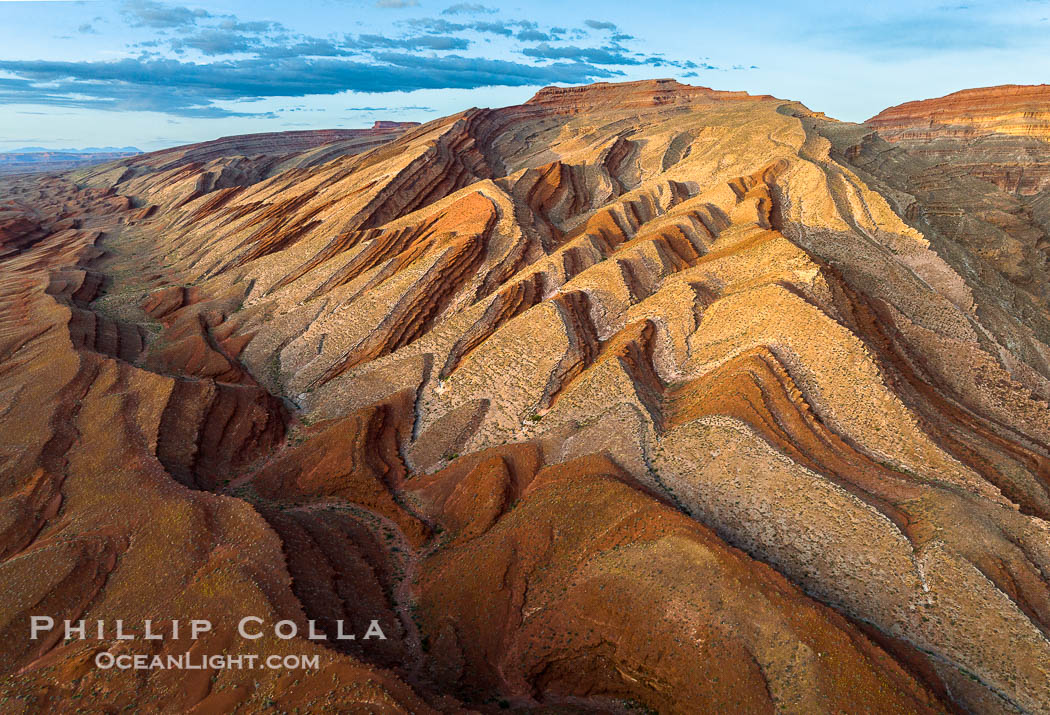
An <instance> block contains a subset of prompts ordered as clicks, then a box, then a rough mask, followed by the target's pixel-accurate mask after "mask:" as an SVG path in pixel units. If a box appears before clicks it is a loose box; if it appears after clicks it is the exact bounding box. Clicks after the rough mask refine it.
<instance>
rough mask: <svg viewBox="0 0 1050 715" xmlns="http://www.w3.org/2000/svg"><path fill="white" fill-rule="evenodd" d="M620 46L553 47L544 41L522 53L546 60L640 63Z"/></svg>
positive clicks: (611, 63) (597, 63)
mask: <svg viewBox="0 0 1050 715" xmlns="http://www.w3.org/2000/svg"><path fill="white" fill-rule="evenodd" d="M622 49H623V48H620V47H574V46H572V45H566V46H564V47H553V46H552V45H549V44H547V43H546V42H544V43H543V44H540V45H536V46H535V47H526V48H525V49H524V50H522V51H521V53H522V54H523V55H525V56H527V57H539V58H541V59H546V60H575V61H577V62H588V63H590V64H594V65H640V64H642V62H641V61H640V60H638V59H637V58H635V57H631V56H629V55H626V54H624V53H623V52H622V51H621V50H622Z"/></svg>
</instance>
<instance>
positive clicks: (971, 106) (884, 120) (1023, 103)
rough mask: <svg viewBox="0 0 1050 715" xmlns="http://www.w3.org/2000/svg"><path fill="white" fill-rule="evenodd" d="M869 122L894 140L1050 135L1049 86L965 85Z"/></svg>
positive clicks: (1045, 136) (908, 103) (884, 111)
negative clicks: (979, 86) (954, 90)
mask: <svg viewBox="0 0 1050 715" xmlns="http://www.w3.org/2000/svg"><path fill="white" fill-rule="evenodd" d="M865 123H866V124H868V125H869V126H872V127H874V128H876V129H877V130H878V131H879V133H880V134H882V135H884V136H885V137H886V138H888V139H890V140H891V141H892V140H900V139H907V138H914V139H920V138H922V139H931V138H933V137H937V136H943V137H977V136H983V135H987V134H993V133H995V134H1009V135H1013V136H1029V137H1038V138H1041V139H1050V85H1046V84H1041V85H1037V86H1027V85H1024V86H1020V85H1004V86H1001V87H983V88H980V89H966V90H963V91H961V92H955V93H953V94H949V95H946V96H944V97H938V98H937V99H925V100H919V101H915V102H906V103H904V104H900V105H897V106H896V107H890V108H889V109H884V110H882V111H881V112H879V113H878V114H876V115H875V116H874V117H872V118H871V119H869V120H868V121H867V122H865Z"/></svg>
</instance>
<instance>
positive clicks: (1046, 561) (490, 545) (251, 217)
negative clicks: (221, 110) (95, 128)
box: [0, 81, 1050, 713]
mask: <svg viewBox="0 0 1050 715" xmlns="http://www.w3.org/2000/svg"><path fill="white" fill-rule="evenodd" d="M960 101H963V100H960ZM1026 101H1027V100H1026ZM986 125H987V123H985V124H982V125H981V126H986ZM875 129H878V132H876V131H875ZM898 129H899V127H896V126H895V128H894V131H893V132H889V131H888V130H886V129H885V127H883V126H882V125H879V124H878V123H873V124H872V125H871V126H864V125H852V124H842V123H838V122H835V121H833V120H829V119H826V118H824V117H823V116H822V115H816V114H814V113H812V112H810V111H809V110H808V109H806V108H805V107H803V106H802V105H800V104H797V103H792V102H785V101H782V100H777V99H774V98H771V97H752V96H748V95H746V94H743V93H730V92H716V91H712V90H707V89H703V88H695V87H688V86H684V85H679V84H677V83H674V82H671V81H656V82H642V83H631V84H622V85H606V84H600V85H591V86H588V87H579V88H568V89H558V88H548V89H546V90H543V91H541V92H540V93H539V94H538V95H537V96H536V97H535V98H534V99H533V100H531V101H530V102H528V103H527V104H524V105H521V106H517V107H509V108H505V109H498V110H488V109H471V110H468V111H466V112H463V113H462V114H459V115H455V116H452V117H448V118H445V119H441V120H437V121H434V122H431V123H429V124H426V125H422V126H405V125H396V126H395V125H391V126H382V127H377V128H376V129H375V130H371V133H368V134H367V135H364V134H362V135H354V136H353V137H350V136H342V135H335V134H333V135H328V136H325V135H321V134H316V135H311V136H309V137H307V136H305V135H304V136H299V137H295V138H291V139H289V138H285V139H282V138H281V136H280V135H269V136H266V135H264V136H262V137H257V138H235V139H231V140H220V141H219V142H214V143H208V144H205V145H195V146H193V147H187V148H183V149H180V150H170V151H168V152H165V153H157V154H153V155H144V156H142V157H136V158H135V159H133V160H129V161H125V162H121V163H116V164H112V165H107V166H105V167H101V168H93V169H89V170H85V171H82V172H78V173H74V174H67V175H62V176H56V177H48V178H36V179H28V178H22V179H18V180H6V181H5V182H4V183H3V184H2V188H3V196H4V201H5V204H4V206H3V211H2V212H0V231H2V232H3V233H2V234H0V236H2V244H0V261H2V263H0V311H3V315H4V321H3V324H2V331H3V332H2V338H0V339H2V342H0V360H2V362H0V392H2V393H3V394H4V395H5V400H4V403H5V404H6V406H5V407H3V408H0V441H2V449H3V453H4V454H5V456H6V460H5V461H4V462H2V466H0V490H2V492H0V493H2V494H3V501H2V502H0V504H3V509H2V511H0V549H3V559H4V560H3V561H2V562H0V588H2V590H3V596H4V597H3V599H0V632H2V633H3V635H4V638H3V645H0V648H3V649H5V651H4V655H3V658H0V668H2V669H3V672H4V674H5V675H7V676H9V678H8V680H7V681H6V684H5V685H4V686H3V687H4V688H5V693H6V695H7V696H8V697H9V698H11V699H12V700H10V702H15V701H16V699H17V702H19V703H20V704H22V705H23V706H24V707H25V708H26V709H27V710H28V711H37V710H42V709H46V708H47V707H49V706H50V705H53V704H54V703H57V702H64V699H68V698H70V697H71V696H74V695H75V696H77V697H78V698H79V699H80V702H82V703H84V704H87V705H88V706H89V707H90V706H92V704H94V705H95V706H97V705H100V704H101V703H113V704H114V705H115V706H118V707H119V706H122V705H126V704H131V703H134V702H139V703H144V704H147V706H148V707H155V708H160V709H165V708H167V709H171V710H178V711H182V710H187V709H190V708H194V707H196V708H198V709H199V711H216V710H218V711H225V710H229V709H232V708H233V707H235V706H237V705H238V704H241V705H243V706H244V707H246V708H250V709H254V708H258V707H261V706H262V705H264V704H267V703H272V704H276V705H277V706H278V707H280V708H281V709H283V710H286V711H290V710H292V709H293V708H295V707H303V708H307V709H313V710H317V709H319V708H321V707H343V708H348V709H351V710H353V709H355V708H356V709H359V710H360V709H364V710H367V709H369V708H371V709H372V710H376V711H390V712H393V711H399V710H406V711H412V712H424V711H428V710H430V709H433V710H439V711H456V710H458V709H461V708H472V709H478V710H481V711H499V710H501V709H504V708H521V709H540V710H543V709H547V711H554V710H558V711H565V710H569V711H601V712H608V711H618V710H628V709H631V708H635V707H639V706H641V707H645V708H650V709H653V710H657V711H659V712H698V711H714V710H729V711H746V712H758V711H785V712H806V713H809V712H831V711H842V710H849V709H851V708H855V707H856V705H857V703H858V702H863V703H865V706H866V707H869V708H870V709H872V710H876V711H883V712H914V711H943V710H947V709H953V708H963V709H970V710H977V711H985V712H1016V711H1024V712H1050V639H1048V638H1050V521H1048V520H1050V410H1048V404H1047V402H1048V399H1050V349H1048V347H1047V344H1048V342H1050V332H1048V331H1047V325H1048V324H1047V320H1048V318H1050V315H1048V309H1050V306H1048V304H1047V303H1046V295H1047V293H1046V290H1045V286H1046V281H1047V280H1048V278H1050V275H1048V273H1047V270H1046V265H1045V258H1044V259H1043V260H1042V262H1040V261H1039V260H1034V257H1038V256H1040V255H1042V254H1041V252H1042V251H1044V250H1045V244H1046V242H1047V232H1046V230H1047V222H1045V221H1043V213H1045V209H1046V208H1047V206H1050V204H1047V202H1046V200H1045V199H1046V196H1047V194H1046V188H1047V187H1046V186H1045V185H1044V184H1045V182H1042V180H1041V179H1031V178H1024V179H1018V180H1013V179H1011V178H1010V177H1011V176H1013V174H1011V173H1010V171H1011V169H1003V168H1002V166H1003V164H1004V160H1003V156H1004V155H1003V154H1002V152H1001V151H1000V150H999V149H995V147H1001V146H1002V145H1001V144H996V142H998V141H1000V138H1001V137H1002V138H1006V139H1009V141H1010V142H1019V143H1017V144H1011V145H1010V146H1011V147H1015V148H1014V149H1010V150H1009V151H1011V152H1015V153H1014V154H1010V156H1016V152H1022V153H1023V154H1024V156H1025V157H1029V158H1031V157H1035V158H1034V159H1032V161H1029V162H1027V163H1026V164H1025V167H1026V168H1025V169H1024V172H1027V173H1025V174H1024V175H1025V176H1026V177H1030V176H1033V175H1034V174H1033V171H1036V170H1033V169H1029V168H1028V164H1032V163H1035V164H1039V163H1040V162H1046V161H1048V160H1050V159H1048V157H1050V145H1048V144H1046V142H1045V140H1044V139H1043V138H1040V137H1038V136H1033V135H1032V134H1031V133H1030V134H1029V135H1027V136H1022V137H1018V136H1017V135H1016V133H1013V132H1011V133H1008V134H1002V133H999V132H997V130H996V129H995V128H994V127H993V128H992V129H985V130H982V132H983V133H982V134H981V135H980V136H977V137H974V136H970V135H966V136H964V137H961V138H960V137H957V136H950V137H949V138H947V139H945V138H944V137H942V136H939V135H938V136H928V135H925V134H924V135H922V136H914V137H911V138H906V139H901V137H900V136H898V134H896V133H895V132H896V131H897V130H898ZM880 133H883V134H885V136H880ZM887 139H890V140H892V142H888V141H887ZM942 141H952V142H956V143H955V144H952V145H951V146H950V147H948V148H947V149H944V150H941V149H938V151H939V152H940V153H938V151H933V149H937V147H935V146H933V145H934V144H937V142H942ZM992 145H994V147H993V146H992ZM938 146H939V145H938ZM931 147H932V148H931ZM990 147H991V148H990ZM1017 147H1020V148H1017ZM993 149H995V151H999V153H997V154H994V152H993V154H994V156H993V155H990V154H989V152H992V151H993ZM945 152H948V153H949V154H950V158H949V159H948V160H945V159H944V154H945ZM975 167H977V168H975ZM996 167H999V168H996ZM1036 173H1038V172H1037V171H1036ZM1033 182H1035V183H1033ZM1041 182H1042V183H1041ZM961 229H965V230H961ZM40 613H46V614H49V615H52V616H53V617H55V618H56V619H57V620H61V619H64V618H71V619H76V618H85V619H89V620H90V619H98V618H118V617H119V618H124V619H126V620H129V621H133V622H141V620H143V619H146V618H153V619H156V620H158V621H164V620H171V619H172V618H178V617H181V618H184V619H189V618H191V617H197V618H200V617H204V615H203V614H206V615H207V616H208V617H210V618H211V619H212V620H213V621H215V622H216V624H217V628H216V630H215V632H214V633H212V634H209V636H208V637H206V638H205V639H203V640H201V641H199V642H198V644H197V645H194V646H193V647H194V648H198V649H201V652H239V651H243V650H245V649H251V650H255V651H259V650H261V649H262V650H265V649H269V650H272V651H274V652H303V651H306V650H309V651H310V652H315V651H316V652H318V653H320V654H321V655H322V656H323V667H322V668H321V669H320V671H311V672H307V673H295V674H283V675H282V674H280V673H278V672H268V673H265V674H259V673H253V672H250V671H229V670H223V671H215V672H208V671H203V672H201V673H197V674H194V675H193V676H192V677H190V678H187V677H186V676H185V675H184V674H178V673H174V674H173V673H166V674H165V673H160V674H150V675H148V676H145V677H132V676H130V675H129V674H127V673H123V674H121V673H118V672H115V671H99V670H97V669H94V668H93V667H92V664H91V659H92V658H93V656H94V654H95V653H96V652H98V651H99V650H100V649H113V650H114V651H115V650H118V649H131V650H132V651H134V652H139V651H140V650H143V649H145V650H149V649H150V648H154V649H159V650H161V651H165V650H166V649H179V648H182V649H185V648H187V647H189V646H190V642H188V641H174V640H166V641H160V642H143V641H131V642H125V643H122V642H117V641H101V642H98V641H73V642H70V643H59V642H55V640H54V639H52V640H51V641H46V642H30V641H28V640H26V638H25V637H24V636H21V635H20V634H23V633H25V632H26V631H27V622H28V617H29V615H30V614H40ZM248 613H250V614H251V615H260V616H264V617H266V618H267V620H278V619H280V618H288V619H292V620H295V621H296V622H298V623H300V624H302V625H303V628H304V630H305V624H306V621H307V620H308V619H314V620H316V621H318V623H319V624H320V625H321V626H322V627H323V629H324V630H325V631H326V632H328V633H329V634H330V633H331V632H332V630H333V629H334V623H335V622H336V621H338V620H347V621H352V622H364V623H366V624H367V622H368V620H369V619H371V618H377V619H379V620H380V621H381V622H382V624H383V628H384V630H385V631H386V633H387V634H388V635H389V636H390V637H389V638H388V640H386V641H383V642H381V643H369V642H361V641H358V642H351V643H347V642H345V641H344V642H337V641H335V640H332V641H331V642H329V643H327V644H316V643H309V642H307V641H305V640H302V639H296V640H293V641H282V640H278V639H276V638H273V637H268V638H266V639H265V640H263V641H258V642H253V643H251V644H245V643H244V642H243V641H241V640H239V639H237V638H236V636H235V632H234V627H235V624H236V622H237V619H238V618H239V617H241V616H242V615H244V614H248ZM186 680H192V682H191V683H190V686H191V687H186V684H187V683H186Z"/></svg>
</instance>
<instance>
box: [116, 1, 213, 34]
mask: <svg viewBox="0 0 1050 715" xmlns="http://www.w3.org/2000/svg"><path fill="white" fill-rule="evenodd" d="M121 13H123V14H124V16H125V17H127V18H128V19H129V21H130V22H131V24H132V25H133V26H135V27H152V28H156V29H162V30H167V29H179V28H190V27H192V26H194V25H196V24H197V22H198V21H199V20H202V19H204V18H208V17H212V14H211V13H210V12H208V11H206V10H191V9H189V8H187V7H180V6H175V5H164V4H163V3H159V2H154V0H127V1H126V2H125V3H124V4H123V5H122V6H121Z"/></svg>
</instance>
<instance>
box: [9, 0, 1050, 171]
mask: <svg viewBox="0 0 1050 715" xmlns="http://www.w3.org/2000/svg"><path fill="white" fill-rule="evenodd" d="M858 5H859V4H858V3H837V4H832V3H828V2H808V1H807V2H759V1H753V2H749V3H727V2H705V1H693V2H670V1H666V0H649V1H648V2H631V3H610V2H590V1H588V0H582V1H580V2H566V1H565V0H535V1H534V2H528V3H526V2H511V3H500V2H493V1H492V0H479V1H478V2H461V1H459V0H368V1H367V2H356V1H350V0H317V1H316V2H299V3H293V2H287V1H276V0H256V1H255V2H244V1H240V0H220V1H218V2H205V3H194V2H179V1H175V2H160V1H159V0H78V1H69V2H67V1H64V0H14V1H12V0H0V151H2V150H5V149H13V148H16V147H21V146H30V145H33V146H45V147H51V148H59V147H63V148H64V147H82V146H106V145H111V146H124V145H136V146H139V147H141V148H143V149H147V150H150V149H158V148H162V147H166V146H172V145H175V144H182V143H187V142H193V141H201V140H205V139H211V138H215V137H218V136H223V135H228V134H239V133H248V132H259V131H283V130H292V129H315V128H327V127H360V126H369V125H370V124H371V123H372V121H374V120H376V119H400V120H417V121H427V120H429V119H433V118H436V117H439V116H442V115H445V114H451V113H453V112H457V111H460V110H462V109H465V108H467V107H471V106H487V107H498V106H504V105H507V104H515V103H519V102H522V101H524V100H526V99H528V97H530V96H531V95H532V94H533V93H534V92H535V91H536V89H538V88H539V87H542V86H545V85H549V84H578V83H585V82H592V81H599V80H608V81H624V80H631V79H642V78H652V77H674V78H677V79H679V80H680V81H682V82H687V83H689V84H697V85H703V86H709V87H715V88H718V89H734V90H736V89H743V90H747V91H749V92H752V93H764V94H773V95H775V96H778V97H783V98H786V99H797V100H800V101H802V102H804V103H805V104H806V105H807V106H809V107H810V108H811V109H814V110H817V111H823V112H826V113H827V114H828V115H830V116H833V117H836V118H838V119H844V120H850V121H861V120H863V119H865V118H867V117H868V116H870V115H872V114H874V113H876V112H877V111H879V110H880V109H882V108H884V107H887V106H890V105H893V104H897V103H899V102H902V101H907V100H910V99H921V98H925V97H933V96H939V95H942V94H946V93H948V92H952V91H955V90H958V89H963V88H966V87H977V86H987V85H993V84H1007V83H1016V84H1039V83H1050V20H1048V18H1050V0H1003V1H1001V2H962V3H959V2H956V3H952V2H947V3H945V2H923V1H922V0H913V1H911V2H883V3H868V4H867V5H865V6H864V7H859V6H858Z"/></svg>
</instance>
